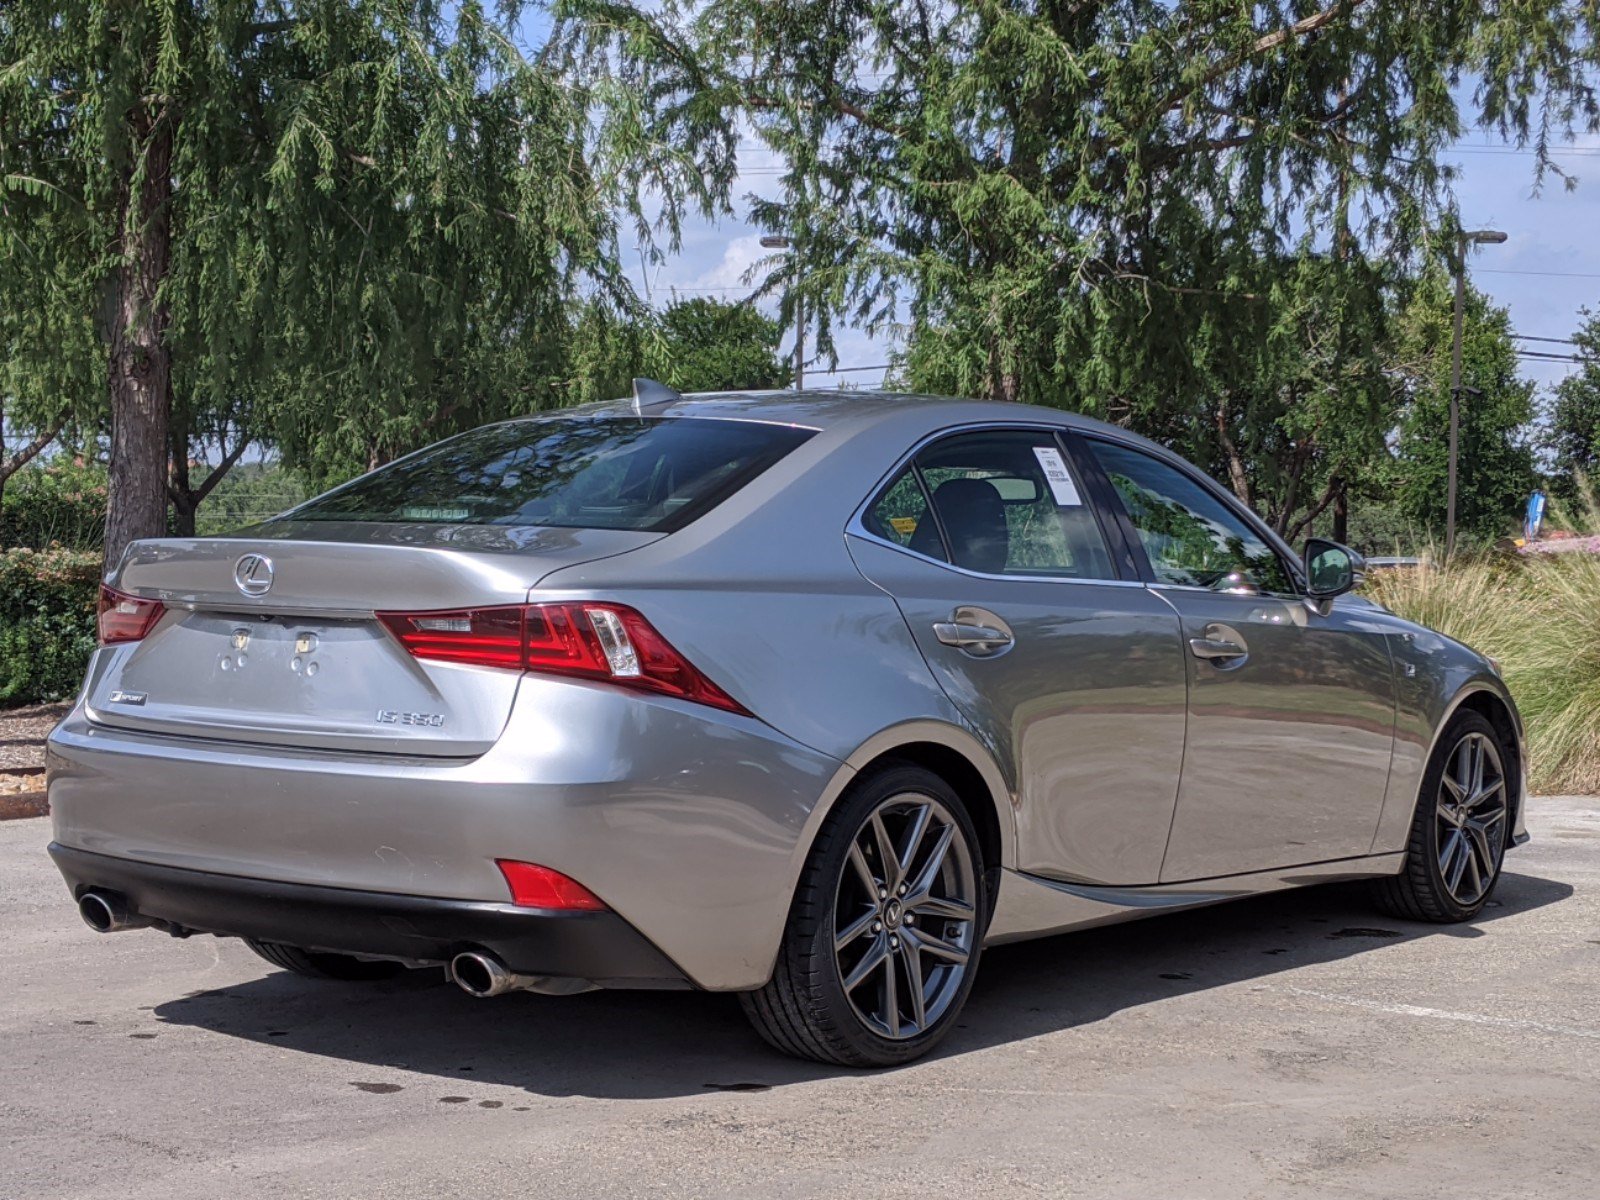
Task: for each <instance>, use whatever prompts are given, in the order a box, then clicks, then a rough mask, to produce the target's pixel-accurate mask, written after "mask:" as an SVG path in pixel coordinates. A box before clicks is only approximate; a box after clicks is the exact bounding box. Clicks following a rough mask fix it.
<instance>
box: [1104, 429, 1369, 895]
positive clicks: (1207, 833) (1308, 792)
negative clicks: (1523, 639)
mask: <svg viewBox="0 0 1600 1200" xmlns="http://www.w3.org/2000/svg"><path fill="white" fill-rule="evenodd" d="M1083 445H1084V446H1085V448H1086V449H1087V451H1088V454H1089V457H1090V458H1092V460H1093V462H1094V463H1095V464H1097V465H1098V468H1099V469H1100V470H1101V471H1103V472H1104V476H1105V479H1106V481H1107V482H1108V483H1109V484H1110V485H1111V489H1112V490H1113V491H1114V492H1115V493H1116V496H1117V498H1118V501H1119V504H1120V508H1121V510H1122V511H1121V514H1120V516H1121V519H1122V520H1124V521H1126V523H1127V525H1126V528H1127V530H1128V535H1129V540H1130V541H1131V542H1133V543H1135V544H1136V553H1138V554H1141V555H1142V556H1143V558H1144V560H1145V568H1146V570H1147V572H1148V578H1149V581H1150V588H1151V592H1152V594H1154V595H1156V596H1158V597H1160V599H1161V600H1163V601H1164V602H1165V603H1167V604H1169V605H1171V606H1172V609H1173V610H1174V611H1175V612H1176V613H1177V614H1178V616H1179V618H1180V619H1181V621H1182V625H1183V644H1184V647H1185V651H1186V653H1187V659H1188V662H1187V667H1188V674H1189V725H1188V739H1187V743H1186V748H1185V752H1184V758H1183V782H1182V785H1181V786H1180V788H1179V789H1178V803H1177V812H1176V814H1175V815H1174V818H1173V822H1172V836H1171V838H1170V839H1169V841H1168V845H1167V854H1166V861H1165V862H1164V863H1163V865H1162V869H1161V879H1162V881H1163V882H1169V881H1177V880H1186V879H1205V878H1210V877H1213V876H1220V875H1232V874H1238V873H1243V872H1248V871H1259V870H1267V869H1271V868H1277V867H1286V866H1294V865H1299V864H1303V863H1312V862H1325V861H1330V860H1335V859H1340V858H1351V857H1356V856H1358V855H1363V854H1366V853H1367V852H1368V850H1369V849H1370V847H1371V844H1372V838H1373V834H1374V831H1375V830H1376V828H1377V821H1378V816H1379V812H1380V810H1381V808H1382V806H1383V797H1384V792H1385V789H1386V787H1387V784H1388V778H1389V759H1390V755H1391V752H1392V750H1393V745H1394V680H1393V668H1392V665H1391V661H1390V655H1389V645H1388V640H1387V638H1386V636H1385V633H1384V631H1383V629H1382V628H1381V627H1379V626H1378V625H1377V624H1376V623H1375V622H1372V621H1370V620H1369V619H1367V617H1366V615H1365V613H1364V610H1363V609H1362V607H1361V606H1360V605H1359V603H1350V602H1346V603H1341V604H1335V605H1334V606H1332V607H1331V608H1330V609H1328V610H1327V611H1318V610H1317V609H1316V608H1314V607H1313V606H1311V605H1308V604H1307V603H1306V602H1305V600H1304V599H1302V597H1301V595H1300V586H1299V582H1298V578H1299V577H1298V568H1297V567H1296V566H1295V565H1293V564H1292V563H1291V561H1290V560H1289V559H1288V558H1286V557H1285V556H1284V555H1283V554H1282V553H1281V552H1280V550H1279V549H1278V548H1276V547H1274V546H1273V544H1272V541H1271V539H1270V538H1269V537H1268V536H1267V535H1266V534H1265V533H1264V532H1263V531H1262V530H1261V529H1260V527H1259V526H1258V525H1257V524H1256V523H1255V522H1254V521H1253V520H1252V519H1251V518H1249V517H1248V516H1247V515H1246V514H1245V513H1244V512H1243V511H1241V510H1240V509H1239V508H1237V507H1236V506H1235V505H1234V504H1233V503H1232V502H1231V501H1230V500H1229V499H1227V498H1226V497H1225V496H1224V495H1223V494H1222V492H1221V490H1220V489H1219V488H1217V487H1216V485H1214V484H1212V483H1211V482H1210V481H1209V480H1206V479H1205V478H1204V477H1203V476H1201V475H1200V474H1199V473H1198V472H1196V471H1193V470H1192V469H1189V468H1187V467H1186V466H1183V465H1180V464H1178V463H1176V462H1173V461H1170V460H1167V459H1165V458H1160V457H1157V456H1156V455H1154V454H1151V453H1148V452H1146V451H1145V450H1143V449H1141V448H1138V447H1135V446H1132V445H1129V444H1125V443H1122V442H1118V441H1114V440H1110V439H1107V438H1102V437H1089V436H1086V437H1084V438H1083Z"/></svg>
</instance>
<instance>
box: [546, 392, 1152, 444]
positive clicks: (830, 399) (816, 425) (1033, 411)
mask: <svg viewBox="0 0 1600 1200" xmlns="http://www.w3.org/2000/svg"><path fill="white" fill-rule="evenodd" d="M557 412H566V413H575V414H583V415H592V416H629V417H631V416H635V415H637V412H638V410H636V409H635V408H634V405H633V401H632V400H612V401H604V402H601V403H598V404H586V405H583V406H581V407H579V408H573V409H565V410H557ZM644 413H645V415H647V416H652V417H699V418H710V419H721V420H741V421H769V422H773V423H778V424H784V425H797V426H803V427H805V428H808V429H816V430H845V429H860V428H865V427H867V426H871V425H876V424H879V423H880V422H883V421H885V420H888V419H890V418H896V419H903V418H905V417H906V416H908V415H914V414H917V413H922V414H925V415H926V416H927V417H928V418H929V422H928V428H929V430H930V431H931V430H934V429H939V428H945V427H948V426H953V425H964V424H977V423H984V422H997V423H1000V422H1021V423H1028V422H1035V423H1042V424H1048V425H1060V426H1063V427H1067V428H1072V429H1081V430H1084V431H1085V432H1100V433H1109V434H1115V435H1116V436H1117V437H1119V438H1122V439H1124V440H1127V441H1133V442H1139V443H1142V444H1144V445H1146V446H1148V447H1149V448H1150V449H1152V450H1157V451H1160V452H1161V453H1163V454H1170V453H1171V452H1170V451H1168V450H1166V449H1165V448H1163V447H1161V446H1159V445H1157V444H1156V443H1154V442H1151V441H1149V440H1148V439H1146V438H1142V437H1140V436H1139V435H1137V434H1134V433H1131V432H1130V431H1128V430H1126V429H1123V428H1120V427H1118V426H1115V425H1108V424H1107V423H1106V422H1104V421H1097V420H1095V419H1094V418H1093V417H1086V416H1084V415H1082V414H1081V413H1075V412H1068V411H1066V410H1065V409H1059V408H1044V407H1042V406H1039V405H1034V404H1017V403H1015V402H1012V401H1006V400H968V399H962V398H960V397H957V396H927V395H918V394H916V393H911V392H886V391H868V390H865V389H859V390H858V389H851V390H848V391H838V390H828V391H823V390H816V391H812V390H807V391H799V392H797V391H794V390H792V389H791V390H783V391H761V392H691V393H688V394H686V395H683V396H681V397H679V398H678V399H676V400H671V401H668V402H666V403H662V404H651V405H648V406H647V407H646V408H645V409H644ZM535 415H537V416H541V417H543V416H550V415H555V414H551V413H539V414H535Z"/></svg>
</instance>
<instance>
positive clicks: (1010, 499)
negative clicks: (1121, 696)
mask: <svg viewBox="0 0 1600 1200" xmlns="http://www.w3.org/2000/svg"><path fill="white" fill-rule="evenodd" d="M929 497H932V505H931V507H930V505H929V503H928V498H929ZM864 523H865V525H866V526H867V528H868V529H869V530H870V531H871V532H873V533H875V534H877V535H878V536H879V537H882V538H884V539H885V540H887V541H891V542H894V543H895V544H897V545H900V546H904V547H905V548H906V549H908V550H911V551H914V552H915V553H918V554H924V555H926V556H928V557H929V558H936V559H939V560H940V561H944V562H952V563H954V564H955V565H956V566H958V567H962V568H965V569H966V570H969V571H977V572H980V573H982V574H985V575H1034V576H1047V577H1048V576H1059V577H1061V578H1064V579H1115V578H1116V577H1117V576H1116V572H1115V570H1114V569H1113V568H1112V565H1111V557H1110V555H1109V554H1108V553H1107V551H1106V543H1105V538H1104V535H1103V534H1102V533H1101V530H1100V525H1099V522H1098V520H1097V519H1096V517H1095V514H1094V511H1093V510H1092V509H1091V508H1090V506H1089V503H1088V500H1087V497H1086V496H1085V494H1084V492H1083V491H1082V489H1081V487H1080V486H1079V483H1078V480H1077V477H1076V476H1075V475H1074V474H1073V472H1072V470H1071V467H1070V466H1069V464H1068V463H1067V461H1066V459H1065V457H1064V456H1063V455H1062V453H1061V448H1060V446H1059V445H1058V444H1057V442H1056V439H1055V437H1054V435H1052V434H1051V433H1050V432H1049V431H1047V430H1022V429H986V430H981V431H977V432H974V433H962V434H955V435H953V436H951V437H948V438H944V439H942V440H940V441H938V442H935V443H933V444H932V445H931V446H929V447H928V448H927V449H925V450H923V451H922V453H920V454H919V455H918V456H917V458H916V461H915V462H914V463H913V465H912V466H910V467H908V468H906V470H905V471H904V472H902V473H901V474H900V475H899V476H898V477H897V478H896V479H895V480H894V482H892V483H891V484H890V485H889V486H888V487H887V488H886V489H885V490H884V491H883V492H882V493H880V495H879V496H878V498H877V500H875V501H874V502H873V503H872V505H871V506H870V507H869V508H868V510H867V513H866V517H865V520H864Z"/></svg>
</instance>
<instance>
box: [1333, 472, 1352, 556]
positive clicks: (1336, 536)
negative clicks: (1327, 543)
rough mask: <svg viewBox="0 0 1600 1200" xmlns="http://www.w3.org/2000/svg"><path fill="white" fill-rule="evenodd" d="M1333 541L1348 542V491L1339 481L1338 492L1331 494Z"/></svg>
mask: <svg viewBox="0 0 1600 1200" xmlns="http://www.w3.org/2000/svg"><path fill="white" fill-rule="evenodd" d="M1333 540H1334V541H1336V542H1347V541H1349V540H1350V489H1349V487H1348V486H1347V485H1346V484H1345V481H1344V480H1342V479H1341V480H1339V490H1338V491H1337V492H1335V493H1334V494H1333Z"/></svg>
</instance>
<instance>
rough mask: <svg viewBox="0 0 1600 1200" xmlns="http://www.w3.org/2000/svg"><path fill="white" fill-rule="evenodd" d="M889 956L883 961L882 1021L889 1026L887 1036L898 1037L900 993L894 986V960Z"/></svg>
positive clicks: (892, 955) (893, 957) (894, 956)
mask: <svg viewBox="0 0 1600 1200" xmlns="http://www.w3.org/2000/svg"><path fill="white" fill-rule="evenodd" d="M896 957H897V956H896V955H894V954H889V955H886V956H885V957H884V960H883V1019H884V1021H885V1023H886V1024H887V1025H888V1026H889V1036H890V1037H899V1036H900V991H899V989H898V988H897V987H896V986H895V958H896Z"/></svg>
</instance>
